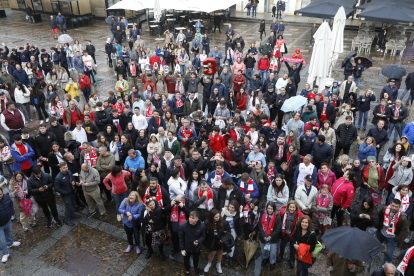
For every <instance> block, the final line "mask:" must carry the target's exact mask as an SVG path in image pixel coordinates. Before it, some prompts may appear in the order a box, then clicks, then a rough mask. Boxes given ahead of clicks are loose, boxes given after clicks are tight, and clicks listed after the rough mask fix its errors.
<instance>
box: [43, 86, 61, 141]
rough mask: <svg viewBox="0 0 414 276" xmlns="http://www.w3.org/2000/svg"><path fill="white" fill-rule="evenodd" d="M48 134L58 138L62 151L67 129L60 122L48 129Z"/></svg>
mask: <svg viewBox="0 0 414 276" xmlns="http://www.w3.org/2000/svg"><path fill="white" fill-rule="evenodd" d="M42 94H43V93H42ZM47 132H50V133H53V134H54V135H55V136H56V139H57V141H58V143H59V146H60V148H61V149H63V148H64V147H65V133H66V127H64V126H62V125H61V124H59V122H58V123H57V125H56V126H52V125H50V126H49V127H48V128H47Z"/></svg>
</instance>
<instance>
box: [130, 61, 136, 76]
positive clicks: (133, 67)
mask: <svg viewBox="0 0 414 276" xmlns="http://www.w3.org/2000/svg"><path fill="white" fill-rule="evenodd" d="M129 69H130V72H131V75H132V76H134V77H135V76H136V75H137V67H136V66H135V63H134V64H132V63H131V64H130V65H129Z"/></svg>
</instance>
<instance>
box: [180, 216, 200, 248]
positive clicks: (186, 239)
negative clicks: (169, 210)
mask: <svg viewBox="0 0 414 276" xmlns="http://www.w3.org/2000/svg"><path fill="white" fill-rule="evenodd" d="M178 236H179V241H180V250H185V251H186V252H200V249H201V245H202V244H203V242H204V240H205V238H206V227H205V225H204V223H203V222H201V221H200V220H199V221H197V223H196V225H191V224H190V223H189V222H188V221H185V222H183V224H181V226H180V231H179V232H178ZM194 241H198V246H195V245H194Z"/></svg>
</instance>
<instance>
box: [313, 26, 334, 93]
mask: <svg viewBox="0 0 414 276" xmlns="http://www.w3.org/2000/svg"><path fill="white" fill-rule="evenodd" d="M313 38H314V39H315V46H314V47H313V51H312V57H311V62H310V65H309V76H308V83H309V84H310V85H311V87H313V82H314V81H316V83H315V84H316V85H318V86H319V87H320V89H321V90H322V89H324V88H325V85H326V78H327V75H328V69H329V51H330V47H331V39H332V31H331V29H330V28H329V24H328V22H326V21H324V22H323V23H322V24H321V26H320V27H319V28H318V30H317V31H316V33H315V34H314V35H313Z"/></svg>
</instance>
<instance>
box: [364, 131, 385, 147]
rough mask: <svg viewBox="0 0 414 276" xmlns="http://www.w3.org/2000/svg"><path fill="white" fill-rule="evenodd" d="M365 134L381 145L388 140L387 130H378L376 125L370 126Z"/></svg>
mask: <svg viewBox="0 0 414 276" xmlns="http://www.w3.org/2000/svg"><path fill="white" fill-rule="evenodd" d="M367 136H371V137H372V138H374V139H375V142H376V144H377V145H381V146H383V145H385V143H387V141H388V133H387V131H386V130H385V129H384V128H383V129H381V131H380V130H379V129H378V127H377V126H375V127H373V128H371V129H370V130H369V131H368V134H367Z"/></svg>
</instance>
